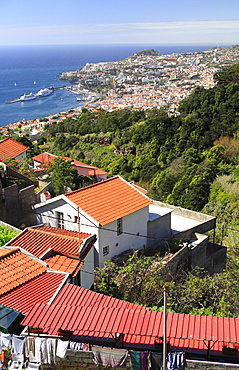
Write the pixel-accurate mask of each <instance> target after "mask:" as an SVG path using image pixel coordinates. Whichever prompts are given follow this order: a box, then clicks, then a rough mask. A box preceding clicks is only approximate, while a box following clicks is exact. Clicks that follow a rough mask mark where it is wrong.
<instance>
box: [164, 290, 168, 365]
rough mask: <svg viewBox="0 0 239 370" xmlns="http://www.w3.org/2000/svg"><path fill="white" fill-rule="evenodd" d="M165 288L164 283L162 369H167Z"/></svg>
mask: <svg viewBox="0 0 239 370" xmlns="http://www.w3.org/2000/svg"><path fill="white" fill-rule="evenodd" d="M167 290H168V287H167V286H166V285H165V286H164V293H163V297H164V300H163V370H166V369H167Z"/></svg>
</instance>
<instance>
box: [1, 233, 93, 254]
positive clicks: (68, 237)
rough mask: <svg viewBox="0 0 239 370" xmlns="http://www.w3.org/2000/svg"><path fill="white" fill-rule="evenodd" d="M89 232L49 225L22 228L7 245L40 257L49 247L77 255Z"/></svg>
mask: <svg viewBox="0 0 239 370" xmlns="http://www.w3.org/2000/svg"><path fill="white" fill-rule="evenodd" d="M89 236H91V234H86V233H80V240H79V233H78V232H77V231H70V230H65V229H58V228H57V227H50V226H37V227H33V228H29V229H25V230H23V232H22V233H21V234H18V235H17V236H16V237H15V238H14V239H12V240H11V241H10V242H9V243H7V245H11V246H18V247H21V248H23V249H25V250H26V251H28V252H29V253H32V254H33V255H34V256H36V257H41V256H42V255H43V254H45V253H46V251H48V250H49V249H52V250H54V251H55V252H59V253H62V254H66V255H68V256H76V257H78V252H79V248H80V246H81V244H82V242H83V241H84V240H85V239H86V238H88V237H89Z"/></svg>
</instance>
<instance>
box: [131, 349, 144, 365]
mask: <svg viewBox="0 0 239 370" xmlns="http://www.w3.org/2000/svg"><path fill="white" fill-rule="evenodd" d="M130 357H131V364H132V370H141V369H140V352H139V351H130Z"/></svg>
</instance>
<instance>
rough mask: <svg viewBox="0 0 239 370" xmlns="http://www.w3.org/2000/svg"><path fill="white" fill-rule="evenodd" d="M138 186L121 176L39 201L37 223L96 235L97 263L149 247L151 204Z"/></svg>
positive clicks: (36, 209)
mask: <svg viewBox="0 0 239 370" xmlns="http://www.w3.org/2000/svg"><path fill="white" fill-rule="evenodd" d="M151 203H152V200H150V199H149V198H148V197H147V196H146V195H145V194H144V193H143V192H141V189H140V188H139V187H135V186H134V185H133V184H131V183H129V182H127V181H125V180H124V179H122V178H121V177H119V176H116V177H113V178H110V179H107V180H105V181H102V182H99V183H96V184H94V185H90V186H87V187H85V188H82V189H79V190H75V191H73V192H70V193H67V194H63V195H59V196H57V197H55V198H52V199H49V200H47V201H45V202H42V203H39V204H36V205H35V206H34V209H35V211H36V216H37V224H45V225H48V226H52V227H58V228H64V229H67V230H74V231H80V232H84V233H89V234H95V235H96V238H97V240H96V242H95V266H100V267H102V266H103V264H104V262H106V261H108V260H109V259H111V258H113V257H114V256H115V255H119V254H120V253H122V252H124V251H126V250H128V249H143V248H145V247H146V246H147V230H148V219H149V205H150V204H151Z"/></svg>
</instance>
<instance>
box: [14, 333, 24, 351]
mask: <svg viewBox="0 0 239 370" xmlns="http://www.w3.org/2000/svg"><path fill="white" fill-rule="evenodd" d="M12 353H15V354H17V355H23V354H24V353H25V337H23V336H21V335H15V334H13V336H12Z"/></svg>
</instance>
